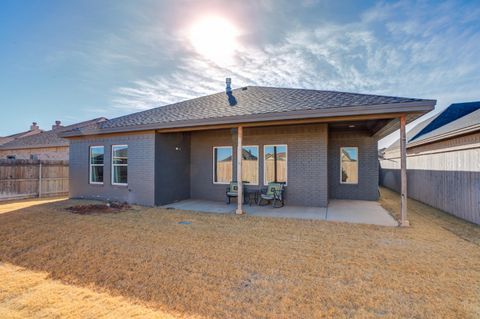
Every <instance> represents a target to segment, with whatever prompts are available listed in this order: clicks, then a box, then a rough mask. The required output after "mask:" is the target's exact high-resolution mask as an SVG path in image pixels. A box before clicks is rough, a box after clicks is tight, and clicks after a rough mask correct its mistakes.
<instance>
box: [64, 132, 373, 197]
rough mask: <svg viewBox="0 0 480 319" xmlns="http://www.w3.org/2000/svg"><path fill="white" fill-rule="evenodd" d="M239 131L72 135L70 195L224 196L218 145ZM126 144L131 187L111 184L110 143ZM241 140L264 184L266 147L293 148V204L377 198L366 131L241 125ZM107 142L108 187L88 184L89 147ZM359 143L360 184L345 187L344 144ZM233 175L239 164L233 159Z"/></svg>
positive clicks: (370, 142)
mask: <svg viewBox="0 0 480 319" xmlns="http://www.w3.org/2000/svg"><path fill="white" fill-rule="evenodd" d="M236 141H237V136H236V131H235V130H229V129H227V130H210V131H195V132H190V133H169V134H155V133H150V134H135V135H133V134H132V135H123V136H121V135H119V136H115V137H102V138H98V137H97V138H95V137H92V138H83V139H73V140H71V144H70V158H71V160H70V176H71V182H70V195H71V196H72V197H85V198H101V199H114V200H121V201H128V202H130V203H137V204H142V205H147V206H151V205H155V204H156V205H161V204H167V203H170V202H174V201H178V200H182V199H186V198H195V199H207V200H218V201H223V200H225V189H226V185H222V184H213V147H214V146H232V147H233V152H234V154H233V155H234V160H233V162H234V163H236V155H237V154H236ZM112 144H127V145H128V146H129V152H128V154H129V159H128V160H129V168H128V182H129V185H128V187H123V186H112V185H111V173H110V172H111V154H110V153H111V146H112ZM243 144H244V145H258V146H259V182H260V185H258V186H248V187H249V188H252V187H253V188H257V189H258V188H259V187H263V186H264V185H263V182H264V181H263V172H264V170H263V156H264V150H263V147H264V145H271V144H286V145H287V147H288V167H287V175H288V185H287V191H286V202H287V204H288V205H302V206H320V207H325V206H327V204H328V199H329V198H345V199H363V200H376V199H377V198H378V160H377V140H376V139H375V138H372V137H370V136H369V135H368V134H364V133H362V132H354V133H349V134H346V133H338V132H329V130H328V124H310V125H291V126H276V127H273V126H272V127H261V128H245V129H244V139H243ZM91 145H104V146H105V173H104V184H103V185H90V184H89V183H88V177H89V176H88V171H89V166H88V156H89V146H91ZM342 146H357V147H358V148H359V165H360V167H359V184H358V185H341V184H340V182H339V178H340V177H339V176H340V175H339V174H340V167H339V165H340V164H339V162H340V147H342ZM233 179H236V165H235V164H234V165H233Z"/></svg>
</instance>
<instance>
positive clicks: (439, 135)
mask: <svg viewBox="0 0 480 319" xmlns="http://www.w3.org/2000/svg"><path fill="white" fill-rule="evenodd" d="M474 131H480V103H479V108H478V109H477V110H476V111H473V112H471V113H468V114H467V115H464V116H462V117H460V118H459V119H457V120H455V121H452V122H449V123H447V124H445V125H443V126H440V127H439V128H437V129H436V130H433V131H430V132H428V133H426V134H423V135H421V136H419V137H417V138H415V139H413V140H412V141H410V144H412V145H414V144H415V145H418V144H423V143H424V142H434V141H436V140H441V139H444V138H447V137H453V136H457V135H461V134H465V133H470V132H474Z"/></svg>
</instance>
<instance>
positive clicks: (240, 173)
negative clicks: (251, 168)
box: [236, 126, 243, 214]
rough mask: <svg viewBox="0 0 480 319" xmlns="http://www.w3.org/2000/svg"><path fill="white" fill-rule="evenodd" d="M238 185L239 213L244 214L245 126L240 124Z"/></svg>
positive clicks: (238, 135) (238, 133) (238, 136)
mask: <svg viewBox="0 0 480 319" xmlns="http://www.w3.org/2000/svg"><path fill="white" fill-rule="evenodd" d="M237 139H238V140H237V185H238V197H237V201H238V202H237V203H238V204H237V210H236V213H237V214H243V209H242V204H243V181H242V157H243V156H242V155H243V154H242V153H243V146H242V139H243V127H242V126H239V127H238V129H237Z"/></svg>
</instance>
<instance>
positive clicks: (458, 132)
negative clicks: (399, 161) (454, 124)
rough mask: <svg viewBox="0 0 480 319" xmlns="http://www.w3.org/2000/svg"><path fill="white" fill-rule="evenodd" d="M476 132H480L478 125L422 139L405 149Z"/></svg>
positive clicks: (479, 125) (411, 143) (409, 144)
mask: <svg viewBox="0 0 480 319" xmlns="http://www.w3.org/2000/svg"><path fill="white" fill-rule="evenodd" d="M477 131H480V124H476V125H472V126H469V127H465V128H462V129H458V130H455V131H451V132H446V133H443V134H440V135H435V136H432V137H429V138H425V139H422V140H418V141H413V142H410V143H408V144H407V148H411V147H416V146H420V145H424V144H430V143H435V142H438V141H442V140H446V139H449V138H453V137H457V136H460V135H465V134H469V133H474V132H477Z"/></svg>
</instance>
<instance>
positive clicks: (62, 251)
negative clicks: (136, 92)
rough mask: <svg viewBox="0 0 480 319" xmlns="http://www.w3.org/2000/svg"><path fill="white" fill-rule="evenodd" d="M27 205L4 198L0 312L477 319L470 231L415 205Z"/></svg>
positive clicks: (479, 309)
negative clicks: (369, 219) (364, 208)
mask: <svg viewBox="0 0 480 319" xmlns="http://www.w3.org/2000/svg"><path fill="white" fill-rule="evenodd" d="M30 202H31V201H30ZM36 203H37V204H38V205H36V206H30V207H28V206H29V205H22V204H21V203H19V204H18V205H17V208H15V205H13V206H11V207H10V208H9V210H10V211H8V209H4V208H2V205H0V213H1V212H2V209H3V214H0V261H2V262H3V264H0V282H1V285H0V317H15V316H17V317H32V316H37V317H42V316H43V317H55V316H58V317H68V316H71V317H78V316H83V313H84V312H83V311H87V310H88V309H91V310H88V311H90V312H88V313H87V312H85V313H86V316H87V317H109V316H110V317H133V316H139V317H148V316H151V317H152V316H158V317H162V318H163V317H168V316H173V317H204V318H207V317H208V318H211V317H214V318H245V317H264V318H265V317H267V318H279V317H297V318H311V317H360V318H364V317H379V316H382V317H387V318H398V317H418V318H438V317H461V318H476V317H479V316H480V306H479V303H480V262H479V261H480V247H479V242H480V241H479V238H480V231H479V227H478V226H474V225H472V224H468V223H466V222H463V221H460V220H458V219H456V218H453V217H450V216H446V215H445V214H443V213H441V212H438V211H436V210H434V209H432V208H429V207H427V206H425V205H421V204H419V203H417V202H415V201H409V219H410V222H411V224H412V227H410V228H391V227H380V226H368V225H358V224H345V223H333V222H323V221H304V220H286V219H274V218H260V217H252V216H235V215H213V214H200V213H187V212H178V211H170V210H169V211H167V210H163V209H160V208H151V209H146V208H139V207H133V208H132V209H130V210H128V211H124V212H121V213H118V214H94V215H74V214H71V213H68V212H66V211H65V208H66V207H68V206H72V205H76V204H79V203H83V202H78V201H73V200H68V201H57V202H50V203H46V204H43V203H42V201H37V202H36ZM397 203H398V196H397V195H396V194H394V193H392V192H390V191H386V190H382V204H383V205H384V206H385V207H386V208H387V209H390V210H391V211H392V212H393V213H394V214H395V212H397V211H398V208H397V206H398V205H397ZM10 205H11V204H10ZM24 206H27V207H24ZM180 221H190V222H192V224H190V225H181V224H178V222H180Z"/></svg>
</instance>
